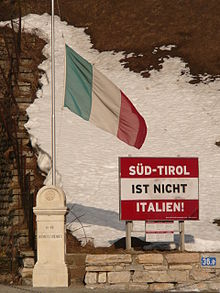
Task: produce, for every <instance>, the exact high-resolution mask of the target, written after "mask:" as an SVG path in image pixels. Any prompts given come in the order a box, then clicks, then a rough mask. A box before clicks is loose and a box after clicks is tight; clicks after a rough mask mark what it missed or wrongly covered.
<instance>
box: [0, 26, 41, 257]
mask: <svg viewBox="0 0 220 293" xmlns="http://www.w3.org/2000/svg"><path fill="white" fill-rule="evenodd" d="M44 44H45V43H44V41H42V40H40V39H39V38H38V37H37V36H31V35H30V34H24V33H22V35H21V50H20V52H19V51H18V48H17V46H18V38H17V34H16V33H15V32H14V31H13V30H12V29H10V28H8V27H0V246H1V251H0V252H1V253H0V254H1V255H2V254H6V255H10V256H11V257H13V254H15V253H16V252H15V251H14V250H15V248H16V249H20V248H22V247H29V246H30V236H31V235H30V229H29V228H30V225H32V226H33V218H31V214H30V213H29V212H28V211H29V208H30V207H31V205H32V204H33V201H34V196H35V194H36V192H37V191H38V189H39V188H40V187H41V186H42V182H43V180H42V177H41V175H40V174H39V172H38V170H37V163H36V156H35V154H34V152H33V150H32V148H31V145H30V139H29V135H28V133H27V131H26V129H25V127H24V124H25V123H26V122H27V120H28V117H27V114H26V108H27V107H28V106H29V105H30V104H31V103H32V102H33V101H34V99H35V98H36V91H37V89H38V87H39V84H38V80H39V77H40V75H41V72H40V71H39V70H38V64H39V63H41V62H42V60H43V56H42V53H41V51H42V48H43V46H44ZM30 222H32V223H30ZM32 236H33V235H32Z"/></svg>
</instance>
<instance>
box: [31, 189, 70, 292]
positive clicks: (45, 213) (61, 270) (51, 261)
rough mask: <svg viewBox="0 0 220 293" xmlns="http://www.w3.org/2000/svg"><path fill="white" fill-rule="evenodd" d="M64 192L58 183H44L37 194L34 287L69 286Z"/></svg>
mask: <svg viewBox="0 0 220 293" xmlns="http://www.w3.org/2000/svg"><path fill="white" fill-rule="evenodd" d="M66 210H67V209H66V205H65V195H64V192H63V191H62V190H61V189H60V188H57V187H55V186H44V187H43V188H41V189H40V190H39V192H38V194H37V204H36V207H35V208H34V213H35V215H36V217H37V219H36V220H37V263H36V264H35V266H34V270H33V286H34V287H68V269H67V266H66V263H65V244H66V241H65V225H64V223H65V221H64V219H65V214H66Z"/></svg>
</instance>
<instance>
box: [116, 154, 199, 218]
mask: <svg viewBox="0 0 220 293" xmlns="http://www.w3.org/2000/svg"><path fill="white" fill-rule="evenodd" d="M122 158H123V159H151V160H152V159H156V160H159V159H172V160H175V159H197V163H198V218H189V217H188V218H182V217H180V218H175V217H174V218H172V217H170V218H169V219H167V218H164V219H161V218H152V219H150V218H148V219H137V220H136V219H131V218H128V219H122V212H121V178H124V177H121V159H122ZM118 166H119V167H118V170H119V220H121V221H145V220H147V221H151V220H152V221H157V220H158V221H167V220H169V221H186V220H187V221H189V220H190V221H198V220H199V158H198V157H131V156H129V157H118ZM161 178H163V177H161ZM196 178H197V177H196Z"/></svg>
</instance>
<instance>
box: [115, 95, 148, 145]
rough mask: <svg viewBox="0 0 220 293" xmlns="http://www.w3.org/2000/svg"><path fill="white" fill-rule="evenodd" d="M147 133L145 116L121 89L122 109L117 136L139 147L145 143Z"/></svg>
mask: <svg viewBox="0 0 220 293" xmlns="http://www.w3.org/2000/svg"><path fill="white" fill-rule="evenodd" d="M146 134H147V127H146V123H145V120H144V118H143V117H142V116H141V115H140V114H139V113H138V111H137V110H136V108H135V107H134V105H133V104H132V103H131V101H130V100H129V99H128V98H127V97H126V96H125V94H124V93H123V92H122V91H121V109H120V117H119V125H118V133H117V137H118V138H119V139H120V140H122V141H124V142H125V143H127V144H129V145H131V146H134V147H136V148H138V149H140V148H141V146H142V145H143V143H144V141H145V138H146Z"/></svg>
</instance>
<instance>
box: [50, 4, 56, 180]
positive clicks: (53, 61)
mask: <svg viewBox="0 0 220 293" xmlns="http://www.w3.org/2000/svg"><path fill="white" fill-rule="evenodd" d="M51 100H52V117H51V140H52V142H51V145H52V185H56V128H55V127H56V126H55V57H54V0H51Z"/></svg>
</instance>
